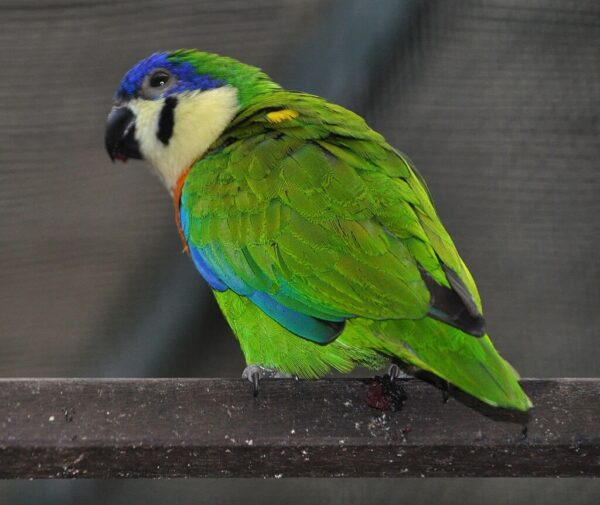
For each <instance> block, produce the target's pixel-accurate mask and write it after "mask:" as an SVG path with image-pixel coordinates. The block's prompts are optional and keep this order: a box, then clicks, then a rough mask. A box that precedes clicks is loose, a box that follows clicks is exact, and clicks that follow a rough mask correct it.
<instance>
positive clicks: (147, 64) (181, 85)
mask: <svg viewBox="0 0 600 505" xmlns="http://www.w3.org/2000/svg"><path fill="white" fill-rule="evenodd" d="M158 68H164V69H167V70H169V71H170V72H171V73H172V74H173V75H174V76H175V77H177V83H176V84H175V85H174V86H173V87H171V88H170V89H169V90H168V91H167V92H166V93H165V94H164V95H163V96H169V95H173V94H176V93H181V92H183V91H196V90H200V91H206V90H208V89H213V88H220V87H221V86H223V85H224V84H225V83H224V82H223V81H221V80H219V79H213V78H212V77H210V76H209V75H202V74H199V73H198V71H197V70H196V68H195V67H194V66H193V65H192V64H191V63H188V62H187V61H180V62H173V61H171V60H169V54H168V53H155V54H153V55H151V56H149V57H148V58H146V59H145V60H142V61H140V62H139V63H138V64H137V65H135V66H134V67H133V68H132V69H131V70H129V72H127V73H126V74H125V77H123V80H122V81H121V84H120V85H119V89H118V91H117V93H116V97H117V98H131V97H134V96H136V94H137V92H138V90H139V89H140V87H141V85H142V83H143V82H144V78H145V77H146V76H147V75H148V74H149V73H151V72H152V71H153V70H155V69H158Z"/></svg>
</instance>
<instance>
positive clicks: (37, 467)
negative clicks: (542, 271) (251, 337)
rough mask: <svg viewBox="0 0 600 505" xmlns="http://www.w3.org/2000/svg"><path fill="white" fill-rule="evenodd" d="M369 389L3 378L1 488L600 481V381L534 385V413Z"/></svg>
mask: <svg viewBox="0 0 600 505" xmlns="http://www.w3.org/2000/svg"><path fill="white" fill-rule="evenodd" d="M369 383H370V381H369V380H368V379H332V380H319V381H294V380H284V379H276V380H269V381H267V380H265V381H263V382H262V383H261V392H260V395H259V396H258V398H254V397H253V396H252V392H251V385H250V384H249V383H247V382H245V381H242V380H241V379H239V380H237V379H150V380H147V379H144V380H119V379H117V380H93V379H92V380H86V379H58V380H53V379H26V380H0V430H1V431H0V477H2V478H29V477H42V478H43V477H51V478H71V477H85V478H92V477H94V478H112V477H200V476H206V477H246V476H248V477H275V478H279V477H299V476H309V477H330V476H339V477H350V476H353V477H359V476H361V477H379V476H445V477H451V476H539V477H542V476H544V477H545V476H565V477H566V476H577V475H584V476H600V401H599V399H600V380H586V379H557V380H525V381H524V382H523V385H524V388H525V390H526V391H527V393H528V394H529V395H530V397H531V399H532V400H533V403H534V404H535V407H534V409H533V410H532V411H531V412H530V413H529V414H519V413H515V412H508V411H502V410H498V409H493V408H491V407H486V406H483V405H481V404H479V403H476V402H474V401H473V400H472V399H470V398H468V397H467V396H466V395H464V394H461V393H457V394H455V395H453V396H452V397H451V398H450V399H449V401H448V402H446V403H443V401H442V394H441V392H440V391H439V390H438V389H436V388H435V387H433V386H431V385H430V384H427V383H425V382H422V381H418V380H412V379H410V380H403V381H402V383H403V385H404V387H405V389H406V392H407V395H408V399H407V400H406V402H405V404H404V407H403V409H402V410H401V411H399V412H381V411H377V410H373V409H372V408H370V407H369V406H368V405H367V403H366V395H367V390H368V386H369Z"/></svg>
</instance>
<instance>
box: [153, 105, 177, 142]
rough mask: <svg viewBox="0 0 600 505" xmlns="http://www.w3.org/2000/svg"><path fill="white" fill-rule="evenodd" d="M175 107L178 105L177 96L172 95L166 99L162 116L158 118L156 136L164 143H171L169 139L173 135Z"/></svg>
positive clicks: (161, 112)
mask: <svg viewBox="0 0 600 505" xmlns="http://www.w3.org/2000/svg"><path fill="white" fill-rule="evenodd" d="M175 107H177V98H175V97H173V96H170V97H167V99H166V100H165V104H164V105H163V108H162V110H161V111H160V118H159V119H158V132H157V133H156V136H157V137H158V140H160V141H161V142H162V143H163V144H164V145H166V146H168V145H169V140H171V136H172V135H173V125H174V123H175Z"/></svg>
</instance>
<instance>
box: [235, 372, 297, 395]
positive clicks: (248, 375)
mask: <svg viewBox="0 0 600 505" xmlns="http://www.w3.org/2000/svg"><path fill="white" fill-rule="evenodd" d="M292 377H293V376H292V375H289V374H286V373H283V372H280V371H279V370H276V369H274V368H265V367H264V366H260V365H248V366H247V367H246V368H244V371H243V372H242V379H246V380H248V381H249V382H251V383H252V386H253V388H254V396H258V393H259V391H260V381H261V379H291V378H292Z"/></svg>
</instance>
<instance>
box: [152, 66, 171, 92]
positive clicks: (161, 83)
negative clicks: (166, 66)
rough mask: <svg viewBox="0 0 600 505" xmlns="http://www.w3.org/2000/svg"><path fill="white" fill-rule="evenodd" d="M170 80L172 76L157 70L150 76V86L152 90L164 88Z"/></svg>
mask: <svg viewBox="0 0 600 505" xmlns="http://www.w3.org/2000/svg"><path fill="white" fill-rule="evenodd" d="M170 78H171V76H170V75H169V74H168V73H167V72H165V71H164V70H157V71H156V72H154V73H153V74H152V75H151V76H150V79H149V80H148V85H149V86H150V87H151V88H164V87H165V86H166V85H167V83H168V82H169V79H170Z"/></svg>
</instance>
